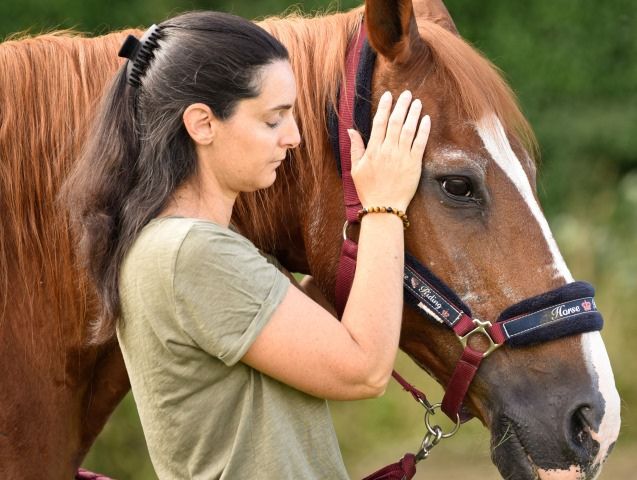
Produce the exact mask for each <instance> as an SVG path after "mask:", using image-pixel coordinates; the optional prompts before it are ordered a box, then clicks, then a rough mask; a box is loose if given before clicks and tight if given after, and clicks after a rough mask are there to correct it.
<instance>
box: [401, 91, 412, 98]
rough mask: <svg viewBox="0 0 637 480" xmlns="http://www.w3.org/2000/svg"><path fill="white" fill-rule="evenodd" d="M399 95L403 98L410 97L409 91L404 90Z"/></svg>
mask: <svg viewBox="0 0 637 480" xmlns="http://www.w3.org/2000/svg"><path fill="white" fill-rule="evenodd" d="M401 95H402V96H405V97H407V96H409V97H411V92H410V91H409V90H405V91H404V92H403V93H401Z"/></svg>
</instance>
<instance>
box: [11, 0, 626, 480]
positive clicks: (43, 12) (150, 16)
mask: <svg viewBox="0 0 637 480" xmlns="http://www.w3.org/2000/svg"><path fill="white" fill-rule="evenodd" d="M359 3H360V2H354V1H345V0H344V1H342V2H340V3H334V2H331V3H330V2H326V1H320V0H314V1H309V2H302V3H296V4H291V3H290V2H288V1H286V0H266V1H258V2H255V1H205V0H191V1H178V0H152V1H151V0H110V1H107V2H104V1H95V0H21V1H18V0H4V1H3V2H1V3H0V37H2V38H6V37H7V36H8V35H9V34H11V33H14V32H18V31H25V30H28V31H30V32H31V33H37V32H41V31H43V30H52V29H58V28H74V29H76V30H79V31H83V32H87V33H90V34H100V33H106V32H108V31H111V30H116V29H121V28H124V27H128V26H144V25H149V24H151V23H153V22H156V21H158V20H161V19H163V18H164V17H166V16H170V15H172V14H176V13H179V12H182V11H185V10H190V9H194V8H197V9H212V10H223V11H229V12H232V13H236V14H239V15H242V16H244V17H247V18H259V17H263V16H266V15H270V14H279V13H281V12H283V11H284V10H285V9H286V8H288V7H289V6H290V5H297V6H299V7H301V8H302V9H303V10H304V11H306V12H313V11H316V10H323V11H324V10H326V9H328V8H329V9H332V10H334V9H340V10H346V9H349V8H352V7H354V6H357V5H358V4H359ZM446 4H447V6H448V8H449V10H450V12H451V14H452V16H453V18H454V20H455V22H456V25H457V26H458V28H459V30H460V32H461V33H462V35H463V36H464V37H465V38H466V39H468V40H469V41H470V42H471V43H473V44H474V45H476V46H477V47H478V48H479V49H481V50H482V51H484V52H485V53H486V55H487V56H488V57H489V58H490V59H491V60H492V61H493V62H494V63H495V64H496V65H498V66H499V67H500V68H501V69H502V70H503V71H504V72H505V76H506V78H507V79H508V81H509V82H510V84H511V86H512V87H513V89H514V90H515V91H516V92H517V94H518V96H519V99H520V102H521V104H522V107H523V110H524V112H525V113H526V115H527V117H528V118H529V120H530V121H531V124H532V125H533V126H534V128H535V131H536V133H537V136H538V138H539V142H540V147H541V154H542V155H541V170H540V177H539V182H538V185H539V190H540V196H541V198H542V203H543V206H544V208H545V211H546V213H547V216H548V218H549V222H550V224H551V226H552V228H553V232H554V234H555V236H556V238H557V240H558V243H559V245H560V247H561V249H562V253H563V254H564V256H565V258H566V260H567V263H568V265H569V266H570V268H571V270H572V272H573V274H574V276H575V277H576V278H579V279H585V280H588V281H590V282H592V283H593V284H595V285H596V287H597V296H598V302H597V303H598V305H599V306H600V308H601V310H602V311H603V312H604V314H605V320H606V324H605V327H604V330H603V337H604V340H605V342H606V345H607V348H608V352H609V355H610V357H611V361H612V363H613V366H614V371H615V379H616V382H617V385H618V388H619V391H620V394H621V396H622V399H623V402H622V424H623V426H622V432H621V436H620V440H619V442H618V445H617V448H616V450H615V453H614V454H613V455H612V456H611V457H610V459H609V462H608V464H607V466H606V468H605V470H604V472H603V473H602V475H601V478H602V479H622V478H634V475H635V474H634V472H635V470H636V469H637V458H635V457H636V455H634V452H637V450H636V447H637V428H636V427H635V423H636V422H637V412H636V411H635V405H637V403H636V400H637V379H636V378H635V373H634V370H633V369H634V368H635V365H637V348H635V345H634V344H633V342H634V341H636V340H637V305H636V304H635V303H632V301H634V300H635V299H636V298H637V275H636V273H635V272H637V240H636V239H637V35H636V34H635V31H637V4H636V3H635V2H634V0H607V1H605V2H596V1H593V0H579V1H574V0H570V1H568V0H562V1H557V2H556V1H552V0H534V1H532V2H509V1H505V0H482V1H475V0H473V1H471V0H447V2H446ZM399 364H400V369H399V370H400V371H403V372H404V374H405V375H406V376H408V378H410V379H411V380H412V381H413V382H415V383H416V384H418V385H419V386H420V387H422V388H423V389H426V391H428V392H431V394H430V395H431V397H432V398H439V397H440V395H441V393H440V392H441V390H440V388H439V387H437V386H436V385H434V384H433V382H431V381H430V380H429V379H427V378H426V375H425V374H424V373H423V372H422V371H420V370H418V369H417V368H416V367H415V366H413V365H412V364H411V362H410V361H409V360H407V359H406V358H405V357H404V356H402V357H401V358H399ZM332 411H333V414H334V417H335V421H336V424H337V430H338V433H339V438H340V441H341V446H342V449H343V453H344V456H345V460H346V463H347V466H348V468H349V470H350V474H351V475H352V477H353V478H359V477H361V476H363V474H365V473H369V472H371V471H373V470H375V469H377V468H379V467H380V466H383V465H385V464H387V463H390V462H393V461H395V460H396V459H397V458H398V457H399V456H401V455H402V454H403V453H405V452H406V451H414V450H415V449H417V447H418V445H419V442H420V439H421V436H422V434H423V433H424V427H423V424H422V421H421V417H422V411H421V408H420V407H419V406H418V405H417V404H416V403H415V402H413V400H411V398H410V396H409V395H407V394H405V393H403V392H401V391H400V389H399V388H398V387H396V386H395V385H392V386H391V387H390V388H389V390H388V393H387V394H386V395H385V396H384V397H383V398H382V399H379V400H373V401H371V400H370V401H362V402H348V403H333V404H332ZM488 455H489V454H488V435H487V433H486V431H485V429H484V428H482V427H481V426H480V425H479V424H478V423H477V422H475V421H473V422H470V423H469V424H467V425H466V426H465V427H463V429H461V433H460V434H459V435H458V436H456V437H454V439H453V440H450V441H446V442H443V443H442V444H441V445H440V446H438V447H437V448H436V449H435V450H434V452H433V453H432V455H431V457H430V458H429V459H428V460H427V461H426V462H423V464H421V466H420V468H419V470H420V471H419V473H418V475H417V477H416V478H421V479H422V478H429V476H432V475H434V474H435V475H443V476H444V477H445V478H446V479H447V480H450V479H455V478H458V479H460V478H462V479H466V478H472V479H490V478H497V477H498V475H497V472H496V470H495V468H494V467H493V466H492V465H491V464H490V461H489V458H488ZM85 467H86V468H89V469H94V470H96V471H101V472H103V473H105V474H108V475H110V476H112V477H115V478H119V479H133V478H134V479H152V478H155V475H154V473H153V469H152V466H151V465H150V462H149V459H148V453H147V451H146V447H145V444H144V439H143V435H142V433H141V428H140V425H139V420H138V418H137V413H136V411H135V406H134V403H133V401H132V398H131V397H130V395H129V396H128V397H127V398H126V400H125V401H124V402H123V403H122V404H121V405H120V407H119V408H118V409H117V411H116V412H115V414H114V415H113V417H112V419H111V421H110V422H109V424H108V425H107V426H106V428H105V430H104V432H103V433H102V435H101V436H100V437H99V439H98V441H97V442H96V444H95V446H94V448H93V449H92V451H91V452H90V454H89V456H88V457H87V459H86V461H85Z"/></svg>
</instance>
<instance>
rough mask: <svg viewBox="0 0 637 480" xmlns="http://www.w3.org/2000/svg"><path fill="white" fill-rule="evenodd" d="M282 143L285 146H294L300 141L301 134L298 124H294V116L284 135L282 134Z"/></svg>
mask: <svg viewBox="0 0 637 480" xmlns="http://www.w3.org/2000/svg"><path fill="white" fill-rule="evenodd" d="M282 140H283V144H284V145H285V147H286V148H294V147H296V146H297V145H298V144H299V143H301V134H300V133H299V126H298V125H297V124H296V120H294V118H292V119H291V121H290V122H289V126H288V129H287V131H286V132H285V135H284V136H283V139H282Z"/></svg>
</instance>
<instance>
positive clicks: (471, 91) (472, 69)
mask: <svg viewBox="0 0 637 480" xmlns="http://www.w3.org/2000/svg"><path fill="white" fill-rule="evenodd" d="M417 21H418V31H419V33H420V36H421V37H422V38H423V40H424V41H425V42H426V43H427V46H428V47H429V50H430V52H431V54H432V55H431V60H432V62H433V71H434V72H435V74H437V75H438V76H439V78H440V80H441V81H442V82H444V83H446V84H448V85H449V86H450V87H451V89H452V90H455V91H456V92H457V95H448V96H447V98H446V99H445V101H447V102H455V108H456V109H458V111H460V112H464V113H465V115H466V116H468V117H469V119H471V120H473V121H478V120H480V118H481V117H482V116H483V115H485V114H487V113H495V115H496V116H497V117H498V118H499V119H500V121H501V122H502V125H503V126H504V128H505V130H507V131H508V132H509V133H513V134H515V135H516V136H517V137H518V138H519V140H520V141H521V142H522V145H523V147H524V148H525V149H526V151H527V152H528V153H529V155H530V156H531V157H532V158H535V157H536V156H537V153H538V147H537V141H536V138H535V135H534V133H533V130H532V128H531V126H530V124H529V122H528V120H527V119H526V118H525V117H524V115H523V114H522V112H521V110H520V107H519V105H518V101H517V98H516V96H515V93H513V91H512V90H511V87H509V85H508V84H507V83H506V82H505V81H504V79H503V77H502V73H501V71H500V69H499V68H498V67H496V66H495V65H494V64H493V63H491V62H490V61H489V60H488V59H487V58H485V57H484V56H483V55H482V54H481V53H480V52H479V51H478V50H476V49H475V48H474V47H473V46H471V45H470V44H469V43H468V42H467V41H466V40H464V39H463V38H461V37H460V36H458V35H456V34H454V33H453V32H451V31H449V30H447V29H446V28H444V27H443V26H441V25H439V24H438V23H435V22H434V21H433V20H430V19H426V18H419V19H418V20H417Z"/></svg>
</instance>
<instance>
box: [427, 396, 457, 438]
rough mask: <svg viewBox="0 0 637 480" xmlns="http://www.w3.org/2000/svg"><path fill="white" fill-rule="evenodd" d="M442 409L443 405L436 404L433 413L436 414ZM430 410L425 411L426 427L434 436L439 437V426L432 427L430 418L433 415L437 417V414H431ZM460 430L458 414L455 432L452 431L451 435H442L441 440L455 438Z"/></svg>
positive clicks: (433, 406)
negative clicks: (438, 409) (437, 410)
mask: <svg viewBox="0 0 637 480" xmlns="http://www.w3.org/2000/svg"><path fill="white" fill-rule="evenodd" d="M440 407H442V403H436V404H434V405H432V406H431V412H435V411H436V409H437V408H440ZM431 412H430V411H429V410H426V411H425V426H426V427H427V430H428V431H429V432H430V433H431V434H432V435H437V430H441V429H440V426H439V425H434V426H433V427H432V426H431V423H430V422H429V417H430V416H431V415H435V413H431ZM459 428H460V415H458V414H457V413H456V425H455V426H454V427H453V430H451V431H450V432H449V433H443V434H442V435H441V438H449V437H453V436H454V435H455V434H456V432H457V431H458V429H459Z"/></svg>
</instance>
